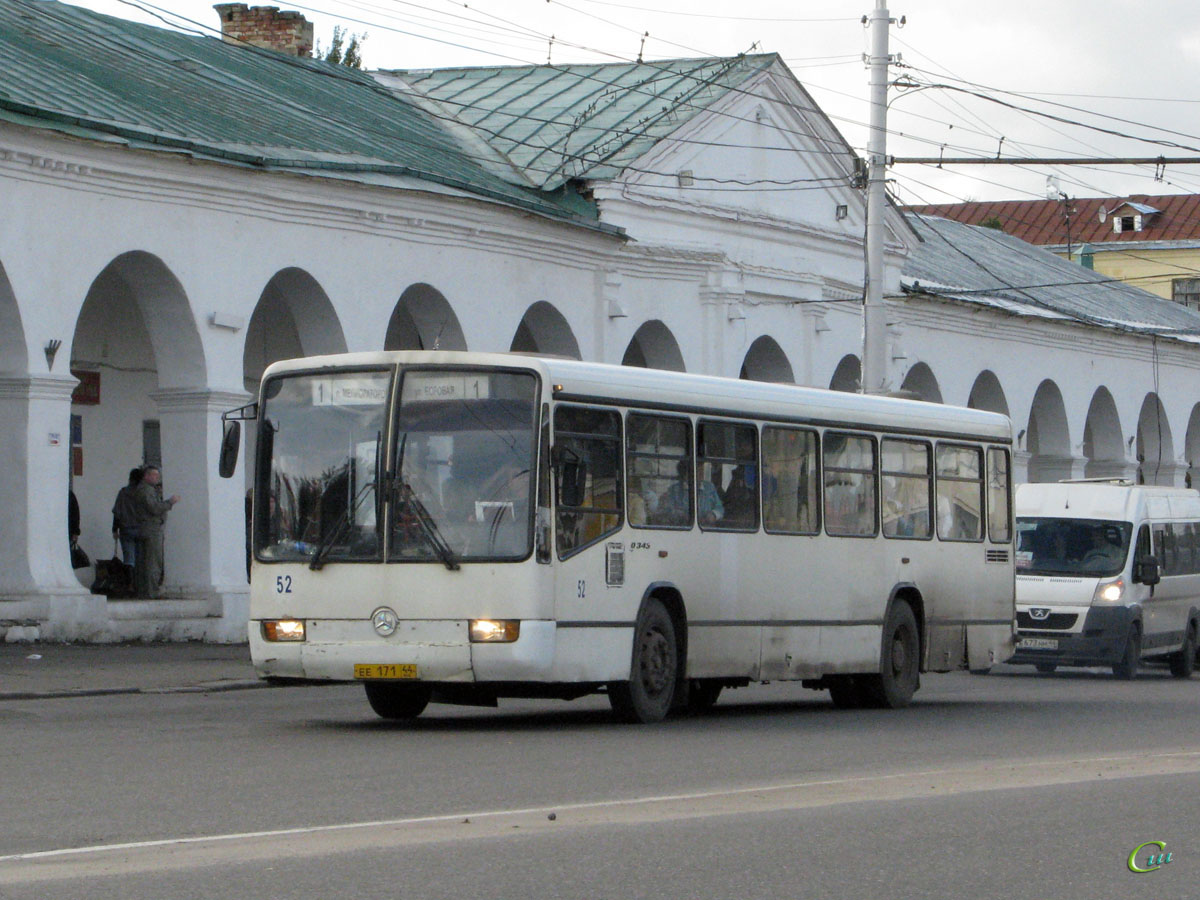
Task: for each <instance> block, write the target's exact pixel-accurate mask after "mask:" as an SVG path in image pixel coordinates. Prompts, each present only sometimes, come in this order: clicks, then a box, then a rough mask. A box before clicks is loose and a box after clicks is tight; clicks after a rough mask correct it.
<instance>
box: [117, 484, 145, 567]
mask: <svg viewBox="0 0 1200 900" xmlns="http://www.w3.org/2000/svg"><path fill="white" fill-rule="evenodd" d="M141 483H142V470H141V469H130V470H129V483H128V484H127V485H125V487H123V488H121V490H119V491H117V500H116V502H115V503H113V508H112V514H113V524H112V530H113V539H114V540H116V539H118V538H119V539H120V541H121V561H122V562H123V563H125V565H127V566H134V565H137V539H138V525H137V523H138V511H137V506H136V505H135V503H134V499H133V495H134V493H135V492H136V491H137V487H138V485H139V484H141Z"/></svg>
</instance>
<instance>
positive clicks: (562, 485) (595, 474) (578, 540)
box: [553, 406, 624, 557]
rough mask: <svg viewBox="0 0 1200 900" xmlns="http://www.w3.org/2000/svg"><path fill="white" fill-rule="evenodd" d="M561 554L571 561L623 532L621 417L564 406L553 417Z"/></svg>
mask: <svg viewBox="0 0 1200 900" xmlns="http://www.w3.org/2000/svg"><path fill="white" fill-rule="evenodd" d="M553 457H554V487H555V491H554V494H555V500H556V506H557V521H556V525H557V528H556V533H557V544H558V554H559V556H560V557H566V556H569V555H570V554H572V553H574V552H575V551H577V550H582V549H583V548H584V547H587V546H589V545H591V544H594V543H595V542H596V541H598V540H600V539H602V538H604V537H606V536H608V535H610V534H612V533H613V532H615V531H616V530H617V529H619V528H620V527H621V500H622V497H623V493H624V492H623V491H622V489H621V417H620V415H619V414H618V413H617V412H616V410H608V409H594V408H588V407H578V406H560V407H558V408H557V409H556V410H555V413H554V450H553Z"/></svg>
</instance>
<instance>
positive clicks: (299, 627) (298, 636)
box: [262, 619, 304, 642]
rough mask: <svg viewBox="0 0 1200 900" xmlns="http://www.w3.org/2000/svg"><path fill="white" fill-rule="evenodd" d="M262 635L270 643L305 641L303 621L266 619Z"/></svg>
mask: <svg viewBox="0 0 1200 900" xmlns="http://www.w3.org/2000/svg"><path fill="white" fill-rule="evenodd" d="M262 635H263V639H264V640H268V641H272V642H274V641H302V640H304V620H303V619H266V620H264V621H263V623H262Z"/></svg>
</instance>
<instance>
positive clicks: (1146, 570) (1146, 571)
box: [1133, 555, 1162, 587]
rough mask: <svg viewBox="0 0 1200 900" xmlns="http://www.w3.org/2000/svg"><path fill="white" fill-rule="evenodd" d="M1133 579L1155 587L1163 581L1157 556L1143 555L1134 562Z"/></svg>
mask: <svg viewBox="0 0 1200 900" xmlns="http://www.w3.org/2000/svg"><path fill="white" fill-rule="evenodd" d="M1133 580H1134V581H1140V582H1141V583H1142V584H1144V585H1146V586H1147V587H1154V585H1156V584H1158V583H1159V582H1160V581H1162V570H1161V569H1160V568H1159V565H1158V557H1157V556H1149V555H1147V556H1142V557H1139V558H1138V560H1137V562H1135V563H1134V564H1133Z"/></svg>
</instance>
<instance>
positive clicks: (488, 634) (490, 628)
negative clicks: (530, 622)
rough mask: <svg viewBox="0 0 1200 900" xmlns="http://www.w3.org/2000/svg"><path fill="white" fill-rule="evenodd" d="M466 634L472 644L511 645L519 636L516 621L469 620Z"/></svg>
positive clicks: (519, 626)
mask: <svg viewBox="0 0 1200 900" xmlns="http://www.w3.org/2000/svg"><path fill="white" fill-rule="evenodd" d="M467 630H468V632H469V634H470V636H471V643H472V644H511V643H512V642H513V641H515V640H516V639H517V638H518V637H520V635H521V622H520V620H518V619H471V621H470V622H469V623H468V629H467Z"/></svg>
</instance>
